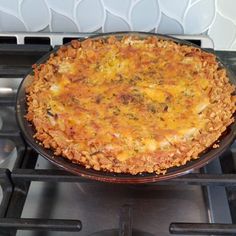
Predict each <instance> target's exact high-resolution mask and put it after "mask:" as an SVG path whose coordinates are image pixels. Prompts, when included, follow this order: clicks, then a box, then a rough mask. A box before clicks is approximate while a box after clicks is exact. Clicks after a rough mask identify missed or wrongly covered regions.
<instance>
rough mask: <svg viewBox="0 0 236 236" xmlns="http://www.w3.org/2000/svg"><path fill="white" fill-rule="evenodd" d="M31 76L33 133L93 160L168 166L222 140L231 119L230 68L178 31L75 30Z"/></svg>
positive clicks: (123, 168)
mask: <svg viewBox="0 0 236 236" xmlns="http://www.w3.org/2000/svg"><path fill="white" fill-rule="evenodd" d="M32 76H33V82H32V83H31V84H30V85H29V86H28V87H27V90H26V93H27V105H28V112H27V115H26V119H27V120H28V121H30V122H31V123H32V124H33V125H34V127H35V135H34V137H35V138H36V139H37V140H38V141H39V142H40V143H41V144H42V145H43V146H44V147H45V148H47V149H52V150H53V151H54V154H55V156H58V155H60V156H63V157H65V158H67V159H69V160H70V161H71V162H74V163H78V164H80V165H83V166H85V167H86V168H92V169H95V170H102V171H108V172H114V173H129V174H133V175H135V174H138V173H143V172H148V173H153V172H155V173H157V174H164V173H165V172H166V171H167V170H168V168H171V167H175V166H181V165H185V164H186V162H188V161H190V160H193V159H197V158H198V157H199V155H200V154H201V153H203V152H204V151H205V150H206V149H207V148H209V147H213V148H217V146H218V144H217V140H218V139H219V137H220V136H221V135H222V133H223V132H224V131H225V130H226V128H227V127H228V126H229V125H230V124H231V123H232V122H233V121H234V117H233V115H234V113H235V101H236V97H235V96H234V95H233V94H234V91H235V87H234V86H233V85H231V84H230V82H229V79H228V77H227V74H226V70H225V69H224V68H222V67H221V66H220V65H219V64H218V62H217V60H216V57H215V56H214V55H213V54H211V53H208V52H205V51H202V50H201V49H199V48H196V47H192V46H187V45H180V44H178V43H175V42H174V41H172V40H163V39H159V38H158V37H153V36H150V37H147V38H145V39H142V38H138V37H135V36H125V37H123V38H122V39H118V38H116V37H114V36H113V37H109V38H108V39H87V40H85V41H82V42H79V41H77V40H75V41H72V42H71V44H69V45H67V46H61V47H60V49H59V50H58V51H57V52H56V53H55V54H52V55H51V56H50V58H49V59H48V60H47V61H46V62H45V63H44V64H39V65H34V74H33V75H32ZM55 158H56V157H55Z"/></svg>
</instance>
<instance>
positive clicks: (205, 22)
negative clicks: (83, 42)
mask: <svg viewBox="0 0 236 236" xmlns="http://www.w3.org/2000/svg"><path fill="white" fill-rule="evenodd" d="M121 30H122V31H123V30H137V31H153V32H158V33H163V34H207V35H209V36H210V37H211V38H212V39H213V41H214V44H215V48H216V49H230V50H236V1H235V0H37V1H33V0H0V31H2V32H5V31H32V32H38V31H46V32H49V31H51V32H94V31H97V32H109V31H121Z"/></svg>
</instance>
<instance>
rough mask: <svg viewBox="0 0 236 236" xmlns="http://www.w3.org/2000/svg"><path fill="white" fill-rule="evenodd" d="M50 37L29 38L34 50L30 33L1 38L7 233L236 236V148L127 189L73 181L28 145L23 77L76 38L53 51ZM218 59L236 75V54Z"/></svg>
mask: <svg viewBox="0 0 236 236" xmlns="http://www.w3.org/2000/svg"><path fill="white" fill-rule="evenodd" d="M30 36H31V37H36V36H37V37H38V35H30ZM43 36H44V37H45V35H43ZM43 36H42V35H40V37H41V38H40V37H39V38H36V39H35V38H34V39H33V40H32V41H30V40H29V39H30V37H29V36H28V39H27V40H28V41H27V40H26V41H24V42H25V43H26V42H31V43H30V44H24V45H18V44H15V43H19V41H20V40H21V41H20V42H21V43H22V39H23V35H22V34H18V35H17V37H16V40H13V39H14V37H15V36H14V34H11V35H8V36H6V35H2V36H1V35H0V43H1V42H3V44H0V54H1V56H0V184H1V187H2V191H1V192H0V199H1V205H0V235H18V236H23V235H24V236H39V235H48V236H49V235H50V236H51V235H60V236H62V235H81V236H88V235H93V236H111V235H112V236H113V235H119V236H121V235H122V236H131V235H134V236H139V235H140V236H152V235H158V236H159V235H160V236H166V235H170V234H181V235H194V234H201V235H232V234H236V225H235V223H236V188H235V187H236V174H235V171H236V163H235V160H236V159H235V157H236V144H233V145H232V146H231V148H230V149H229V150H227V151H226V152H225V153H224V154H223V155H222V156H221V157H219V158H216V159H215V160H214V161H213V162H211V163H209V164H208V165H207V166H206V167H204V168H202V169H200V170H198V171H194V172H192V173H190V174H188V175H185V176H182V177H179V178H176V179H173V180H168V181H164V182H161V183H153V184H145V185H119V184H108V183H99V182H94V181H91V180H87V179H84V178H82V177H80V176H74V175H71V174H69V173H67V172H65V171H63V170H61V169H58V168H57V167H55V166H53V165H51V164H50V163H49V162H48V161H47V160H45V159H44V158H43V157H41V156H38V155H37V153H35V151H34V150H32V149H31V148H30V147H29V146H28V145H27V144H26V143H25V141H24V140H23V139H22V137H21V134H20V132H19V129H18V126H17V124H16V121H15V112H14V102H15V95H16V91H17V87H18V85H19V83H20V81H21V80H22V76H23V75H24V74H26V73H27V71H28V69H29V68H30V66H31V65H32V64H33V63H35V62H36V60H37V59H39V58H40V57H41V56H42V55H44V54H45V53H47V52H49V51H50V50H51V49H52V46H54V45H55V42H59V43H60V42H66V41H68V40H70V39H71V38H75V37H76V36H75V35H69V36H70V37H69V36H65V35H64V38H66V40H61V41H60V40H58V39H57V38H53V37H52V39H53V40H54V43H52V46H51V45H48V41H47V40H45V39H42V38H43ZM84 36H87V34H86V35H79V36H78V35H77V37H84ZM4 37H5V38H4ZM6 37H8V38H6ZM184 37H186V36H184ZM203 38H204V37H203ZM52 39H51V41H52ZM189 39H191V40H195V42H197V43H199V42H200V43H203V44H204V45H205V46H204V45H203V44H202V46H203V47H208V46H210V45H211V43H209V42H208V41H207V43H204V42H203V41H204V40H206V39H205V38H204V40H202V41H201V38H200V39H199V37H195V36H194V37H193V38H191V37H189ZM6 42H7V43H6ZM9 42H11V43H13V44H9ZM32 43H33V44H32ZM39 43H40V44H39ZM215 53H216V54H217V55H218V56H219V57H220V58H221V59H222V60H223V61H224V63H225V64H226V65H228V66H229V67H230V68H231V69H232V70H233V71H234V72H235V73H236V52H231V51H216V52H215Z"/></svg>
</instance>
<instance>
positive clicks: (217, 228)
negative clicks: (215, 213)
mask: <svg viewBox="0 0 236 236" xmlns="http://www.w3.org/2000/svg"><path fill="white" fill-rule="evenodd" d="M169 231H170V233H171V234H182V235H235V234H236V224H212V223H211V224H210V223H171V224H170V228H169Z"/></svg>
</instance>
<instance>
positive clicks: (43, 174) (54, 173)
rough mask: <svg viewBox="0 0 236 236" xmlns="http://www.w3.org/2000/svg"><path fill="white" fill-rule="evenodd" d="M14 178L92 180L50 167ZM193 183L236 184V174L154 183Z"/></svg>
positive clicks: (26, 171)
mask: <svg viewBox="0 0 236 236" xmlns="http://www.w3.org/2000/svg"><path fill="white" fill-rule="evenodd" d="M11 176H12V178H13V179H18V180H23V181H45V182H53V181H61V182H91V180H89V179H86V178H83V177H81V176H76V175H72V174H70V173H69V172H67V171H64V170H48V169H36V170H31V169H15V170H13V172H12V175H11ZM176 183H181V184H192V185H202V186H207V185H215V186H236V175H234V174H199V173H196V174H195V173H192V174H187V175H185V176H181V177H178V178H175V179H171V180H167V181H163V182H157V183H154V184H160V185H166V184H168V185H169V184H176Z"/></svg>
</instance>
